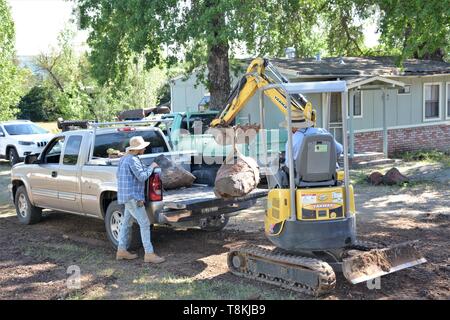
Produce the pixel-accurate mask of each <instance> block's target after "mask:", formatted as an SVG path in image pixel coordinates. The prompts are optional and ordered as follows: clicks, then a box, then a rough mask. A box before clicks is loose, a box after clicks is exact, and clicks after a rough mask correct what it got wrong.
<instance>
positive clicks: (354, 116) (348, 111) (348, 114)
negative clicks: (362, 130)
mask: <svg viewBox="0 0 450 320" xmlns="http://www.w3.org/2000/svg"><path fill="white" fill-rule="evenodd" d="M358 92H360V93H361V115H359V116H356V115H355V104H353V119H358V118H362V117H363V116H364V111H363V100H364V99H363V92H364V91H363V90H358ZM351 96H352V95H350V97H351ZM354 96H355V95H353V97H354ZM349 100H350V99H349ZM350 105H351V104H350V101H349V103H348V108H347V119H350Z"/></svg>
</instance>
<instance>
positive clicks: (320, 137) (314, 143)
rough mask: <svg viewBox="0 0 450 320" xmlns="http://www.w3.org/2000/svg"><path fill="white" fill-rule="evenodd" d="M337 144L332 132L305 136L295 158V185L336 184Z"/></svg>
mask: <svg viewBox="0 0 450 320" xmlns="http://www.w3.org/2000/svg"><path fill="white" fill-rule="evenodd" d="M336 161H337V154H336V145H335V143H334V138H333V136H332V135H331V134H326V133H325V134H317V135H309V136H305V137H304V139H303V143H302V146H301V147H300V152H299V154H298V157H297V159H295V164H294V168H295V178H294V181H295V185H296V186H297V187H327V186H335V185H336V182H337V173H336Z"/></svg>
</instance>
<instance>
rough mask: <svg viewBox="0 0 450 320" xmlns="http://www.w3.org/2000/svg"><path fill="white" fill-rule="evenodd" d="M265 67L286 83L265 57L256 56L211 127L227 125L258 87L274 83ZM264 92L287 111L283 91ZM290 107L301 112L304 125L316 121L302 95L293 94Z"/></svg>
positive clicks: (276, 104)
mask: <svg viewBox="0 0 450 320" xmlns="http://www.w3.org/2000/svg"><path fill="white" fill-rule="evenodd" d="M266 69H267V70H270V71H271V72H272V73H273V74H274V75H275V76H276V77H277V78H278V79H277V80H278V83H280V82H281V83H287V82H288V81H287V80H286V79H285V78H284V77H283V76H282V75H280V74H279V73H278V72H277V71H276V69H275V68H274V67H273V66H272V65H271V64H270V62H269V61H268V60H267V59H262V58H256V59H254V60H253V61H252V62H251V63H250V65H249V66H248V68H247V72H246V73H245V74H244V75H243V76H242V78H241V79H240V80H239V82H238V83H237V84H236V86H235V87H234V89H233V91H232V92H231V94H230V96H229V98H228V100H227V104H226V105H225V108H224V109H223V110H222V112H221V113H220V115H219V116H218V117H217V118H216V119H214V120H213V121H212V122H211V124H210V126H211V127H227V126H229V125H230V124H231V122H232V121H233V120H234V119H235V118H236V116H237V115H238V113H239V112H240V111H241V110H242V109H244V108H245V106H246V105H247V103H248V101H249V100H250V99H251V98H252V97H253V96H254V95H255V93H256V91H257V90H258V89H259V88H262V87H266V86H268V85H271V84H276V83H277V82H276V81H274V80H273V79H272V78H270V77H269V76H268V75H267V74H266ZM264 94H265V95H266V96H267V97H268V98H269V99H270V100H271V101H272V102H273V103H274V104H275V106H276V107H277V108H278V109H279V110H280V111H281V112H282V113H283V114H286V113H287V104H288V103H287V98H286V95H285V93H284V92H283V91H282V90H281V89H279V88H271V89H266V90H264ZM291 109H292V110H300V111H301V112H303V115H304V118H305V121H304V125H303V126H304V127H311V126H313V125H314V124H315V122H316V113H315V110H313V108H312V105H311V102H309V101H308V100H306V98H305V97H304V96H302V95H295V96H293V97H292V99H291Z"/></svg>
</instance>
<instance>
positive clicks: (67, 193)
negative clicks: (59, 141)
mask: <svg viewBox="0 0 450 320" xmlns="http://www.w3.org/2000/svg"><path fill="white" fill-rule="evenodd" d="M82 140H83V136H82V135H70V136H68V137H67V138H66V143H65V146H64V150H63V154H62V160H61V164H60V166H59V169H58V179H57V180H58V200H59V201H58V209H61V210H65V211H71V212H77V213H81V212H82V206H81V187H80V177H79V175H80V171H81V167H80V163H79V153H80V146H81V142H82Z"/></svg>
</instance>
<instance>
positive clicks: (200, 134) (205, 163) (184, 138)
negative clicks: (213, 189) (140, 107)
mask: <svg viewBox="0 0 450 320" xmlns="http://www.w3.org/2000/svg"><path fill="white" fill-rule="evenodd" d="M218 114H219V111H212V110H208V111H197V112H175V113H170V114H163V115H159V116H158V117H157V118H156V117H154V125H155V126H156V127H158V128H160V129H161V130H162V131H163V132H164V134H165V135H166V136H167V138H168V140H169V143H170V144H171V145H172V147H173V149H174V150H176V151H180V152H181V151H194V152H195V155H196V157H197V158H195V159H193V161H192V163H193V168H192V173H193V174H194V175H195V176H196V177H197V179H198V180H199V181H201V183H207V184H209V185H214V179H215V177H216V173H217V170H218V169H219V167H220V165H221V163H222V161H223V160H224V159H225V158H226V157H227V155H228V154H230V152H231V150H232V146H231V145H227V146H225V145H221V144H218V143H217V142H216V141H215V139H214V136H213V135H212V134H211V133H210V132H208V129H210V124H211V122H212V121H213V119H215V118H216V117H217V116H218ZM286 140H287V135H286V130H277V129H272V130H268V131H266V141H265V143H266V146H265V148H262V145H261V144H262V143H263V141H262V139H261V136H260V135H258V136H257V138H256V139H255V140H254V141H252V145H250V144H239V145H238V148H239V150H240V152H241V153H242V154H243V155H246V156H252V157H255V158H257V160H258V159H261V158H262V154H261V152H262V150H267V153H265V154H264V155H267V157H270V155H276V156H277V157H278V155H279V152H283V151H285V150H284V148H285V144H286ZM261 174H262V175H263V176H264V175H265V171H264V170H261Z"/></svg>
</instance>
